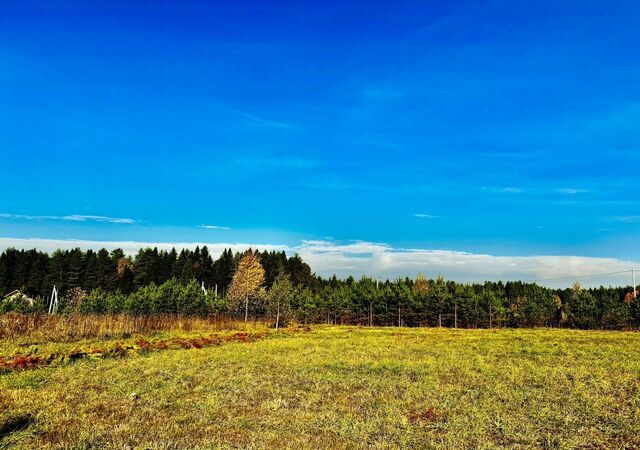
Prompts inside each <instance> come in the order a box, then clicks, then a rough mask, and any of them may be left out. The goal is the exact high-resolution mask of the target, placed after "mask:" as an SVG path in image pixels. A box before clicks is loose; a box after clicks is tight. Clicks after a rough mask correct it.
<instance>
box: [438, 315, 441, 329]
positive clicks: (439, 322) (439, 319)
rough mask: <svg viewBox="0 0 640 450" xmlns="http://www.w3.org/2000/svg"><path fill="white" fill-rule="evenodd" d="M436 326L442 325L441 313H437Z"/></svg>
mask: <svg viewBox="0 0 640 450" xmlns="http://www.w3.org/2000/svg"><path fill="white" fill-rule="evenodd" d="M438 326H439V327H442V314H438Z"/></svg>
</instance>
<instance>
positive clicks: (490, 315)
mask: <svg viewBox="0 0 640 450" xmlns="http://www.w3.org/2000/svg"><path fill="white" fill-rule="evenodd" d="M492 322H493V311H492V308H491V305H489V328H491V326H492Z"/></svg>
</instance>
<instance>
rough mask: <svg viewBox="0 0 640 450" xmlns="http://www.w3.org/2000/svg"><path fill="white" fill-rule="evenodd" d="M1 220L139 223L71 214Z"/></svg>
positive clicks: (0, 215)
mask: <svg viewBox="0 0 640 450" xmlns="http://www.w3.org/2000/svg"><path fill="white" fill-rule="evenodd" d="M0 218H3V219H17V220H62V221H65V222H108V223H125V224H132V223H136V222H137V220H135V219H127V218H122V217H108V216H92V215H83V214H71V215H68V216H34V215H27V214H7V213H0Z"/></svg>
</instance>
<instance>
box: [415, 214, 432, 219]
mask: <svg viewBox="0 0 640 450" xmlns="http://www.w3.org/2000/svg"><path fill="white" fill-rule="evenodd" d="M412 216H413V217H417V218H419V219H435V218H437V217H438V216H434V215H432V214H422V213H415V214H412Z"/></svg>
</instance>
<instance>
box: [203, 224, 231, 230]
mask: <svg viewBox="0 0 640 450" xmlns="http://www.w3.org/2000/svg"><path fill="white" fill-rule="evenodd" d="M199 227H200V228H206V229H207V230H230V229H231V228H229V227H223V226H220V225H199Z"/></svg>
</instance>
